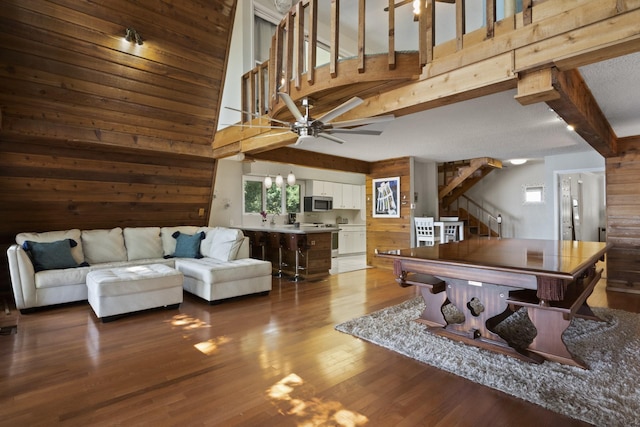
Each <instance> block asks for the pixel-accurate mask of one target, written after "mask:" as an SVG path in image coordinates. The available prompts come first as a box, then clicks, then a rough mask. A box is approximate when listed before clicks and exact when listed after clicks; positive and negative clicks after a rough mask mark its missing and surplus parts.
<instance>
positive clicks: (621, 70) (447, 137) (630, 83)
mask: <svg viewBox="0 0 640 427" xmlns="http://www.w3.org/2000/svg"><path fill="white" fill-rule="evenodd" d="M580 72H581V74H582V76H583V78H584V79H585V81H586V83H587V85H588V86H589V88H590V89H591V91H592V93H593V95H594V97H595V99H596V101H597V102H598V104H599V105H600V108H601V109H602V111H603V113H604V114H605V116H606V117H607V119H608V120H609V122H610V124H611V126H612V128H613V130H614V132H615V133H616V135H617V136H618V137H624V136H630V135H640V53H638V54H633V55H628V56H625V57H621V58H617V59H612V60H608V61H603V62H601V63H598V64H594V65H589V66H587V67H583V68H581V69H580ZM515 93H516V92H515V90H511V91H506V92H502V93H499V94H494V95H490V96H485V97H482V98H478V99H474V100H470V101H465V102H460V103H457V104H453V105H449V106H445V107H440V108H436V109H432V110H427V111H423V112H420V113H415V114H411V115H407V116H403V117H399V118H397V119H395V120H394V121H392V122H388V123H383V124H378V125H371V126H367V127H364V128H365V129H378V130H383V133H382V135H380V136H361V135H346V134H340V135H339V136H340V137H341V138H342V139H344V140H346V141H347V143H345V144H342V145H340V144H336V143H334V142H331V141H328V140H325V139H322V138H318V139H315V140H312V141H310V142H305V143H304V145H300V146H298V147H297V148H300V149H304V150H309V151H314V152H320V153H326V154H332V155H336V156H342V157H348V158H357V159H361V160H366V161H378V160H383V159H389V158H396V157H403V156H414V157H416V158H417V159H418V160H423V161H436V162H445V161H454V160H463V159H470V158H475V157H493V158H496V159H499V160H503V161H505V160H508V159H512V158H527V159H536V158H542V157H545V156H549V155H556V154H567V153H573V152H582V151H588V150H593V148H591V146H590V145H589V144H587V143H586V142H585V141H584V140H583V139H582V138H581V137H580V136H579V135H578V134H577V133H575V132H571V131H568V130H567V129H566V124H565V123H564V122H563V121H561V120H558V118H557V116H556V114H555V113H554V112H553V111H551V110H550V109H549V108H548V107H547V105H546V104H545V103H539V104H534V105H529V106H522V105H520V104H519V103H518V102H517V101H516V100H515V99H514V95H515ZM336 120H339V119H336Z"/></svg>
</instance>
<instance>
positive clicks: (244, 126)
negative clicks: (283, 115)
mask: <svg viewBox="0 0 640 427" xmlns="http://www.w3.org/2000/svg"><path fill="white" fill-rule="evenodd" d="M220 126H234V127H241V128H253V129H290V128H289V127H288V126H286V127H285V126H261V125H251V124H248V123H247V124H243V123H220Z"/></svg>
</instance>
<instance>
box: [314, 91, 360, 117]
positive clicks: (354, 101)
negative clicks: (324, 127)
mask: <svg viewBox="0 0 640 427" xmlns="http://www.w3.org/2000/svg"><path fill="white" fill-rule="evenodd" d="M363 102H364V101H362V99H360V98H358V97H357V96H355V97H353V98H351V99H350V100H348V101H347V102H344V103H342V104H340V105H338V106H337V107H336V108H334V109H333V110H331V111H329V112H327V113H325V114H323V115H322V116H320V117H318V118H316V120H318V121H320V122H322V123H327V122H330V121H331V120H333V119H335V118H336V117H338V116H341V115H343V114H344V113H346V112H347V111H349V110H352V109H354V108H356V107H357V106H358V105H360V104H362V103H363Z"/></svg>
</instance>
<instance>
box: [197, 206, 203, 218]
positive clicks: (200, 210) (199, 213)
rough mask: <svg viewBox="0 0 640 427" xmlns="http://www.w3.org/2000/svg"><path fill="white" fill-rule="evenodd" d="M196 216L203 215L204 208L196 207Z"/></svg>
mask: <svg viewBox="0 0 640 427" xmlns="http://www.w3.org/2000/svg"><path fill="white" fill-rule="evenodd" d="M198 216H199V217H203V216H204V208H200V209H198Z"/></svg>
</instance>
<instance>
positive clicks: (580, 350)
mask: <svg viewBox="0 0 640 427" xmlns="http://www.w3.org/2000/svg"><path fill="white" fill-rule="evenodd" d="M423 310H424V303H423V301H422V298H420V297H418V298H414V299H411V300H409V301H405V302H404V303H402V304H399V305H396V306H392V307H388V308H385V309H383V310H380V311H377V312H375V313H372V314H368V315H365V316H362V317H359V318H356V319H353V320H350V321H348V322H345V323H341V324H339V325H337V326H336V329H337V330H338V331H340V332H344V333H346V334H351V335H354V336H356V337H358V338H361V339H363V340H366V341H370V342H372V343H374V344H377V345H379V346H382V347H385V348H388V349H390V350H393V351H395V352H398V353H400V354H403V355H405V356H408V357H411V358H413V359H416V360H419V361H421V362H424V363H427V364H429V365H431V366H434V367H436V368H439V369H443V370H445V371H448V372H451V373H453V374H456V375H458V376H461V377H463V378H467V379H469V380H471V381H474V382H476V383H479V384H483V385H485V386H487V387H491V388H494V389H497V390H501V391H503V392H505V393H508V394H510V395H513V396H516V397H518V398H520V399H523V400H526V401H528V402H532V403H535V404H538V405H540V406H542V407H544V408H547V409H550V410H552V411H555V412H558V413H561V414H564V415H567V416H569V417H572V418H576V419H579V420H582V421H586V422H588V423H591V424H594V425H597V426H607V427H612V426H640V315H638V314H634V313H628V312H625V311H620V310H613V309H607V308H593V311H594V313H595V314H596V315H597V316H598V317H600V318H601V319H603V320H604V322H597V321H592V320H584V319H574V320H573V321H572V322H571V325H570V326H569V328H568V329H567V330H566V331H565V333H564V335H563V338H564V341H565V343H566V345H567V348H568V349H569V351H570V352H572V353H573V354H574V355H575V356H578V357H580V358H581V359H582V360H583V361H584V362H585V363H586V364H587V365H588V366H589V369H588V370H584V369H581V368H578V367H573V366H567V365H562V364H559V363H556V362H549V361H546V362H544V363H543V364H540V365H537V364H533V363H528V362H524V361H521V360H519V359H516V358H514V357H510V356H505V355H501V354H497V353H493V352H491V351H489V350H483V349H480V348H477V347H474V346H470V345H465V344H462V343H459V342H457V341H453V340H450V339H447V338H444V337H440V336H437V335H434V334H431V333H429V332H427V331H426V327H425V326H424V325H422V324H420V323H417V322H415V321H414V320H415V319H417V318H419V317H420V314H421V313H422V311H423ZM527 323H529V325H530V321H529V318H528V317H527V315H526V312H525V311H524V310H520V311H518V312H517V313H515V314H514V315H513V316H511V317H509V318H508V319H507V320H505V321H504V322H502V324H501V325H500V326H501V328H502V330H503V332H499V334H500V335H501V336H502V337H503V338H504V339H506V340H507V341H509V338H508V337H507V336H506V335H508V334H509V330H511V331H517V333H516V334H515V335H518V336H522V335H524V334H526V330H527V329H528V328H529V325H527ZM503 333H504V335H503ZM534 333H535V332H534ZM496 366H499V367H500V369H495V367H496Z"/></svg>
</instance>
